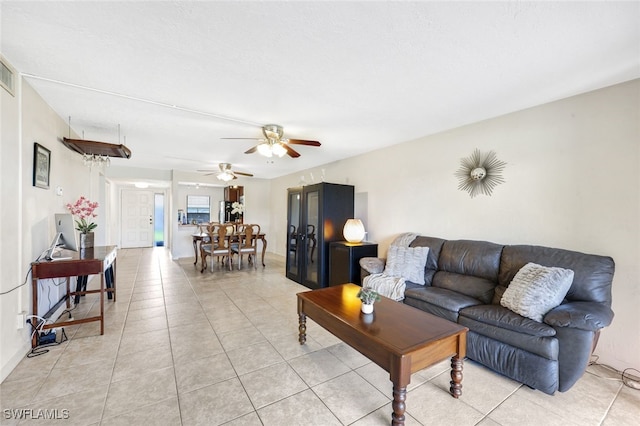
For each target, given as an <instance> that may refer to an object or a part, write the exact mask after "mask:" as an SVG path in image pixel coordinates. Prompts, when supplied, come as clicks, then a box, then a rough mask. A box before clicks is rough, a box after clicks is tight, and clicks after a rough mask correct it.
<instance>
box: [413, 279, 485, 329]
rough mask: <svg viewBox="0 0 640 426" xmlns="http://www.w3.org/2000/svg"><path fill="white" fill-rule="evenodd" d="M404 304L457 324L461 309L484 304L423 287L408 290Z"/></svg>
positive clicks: (435, 288) (443, 290) (457, 294)
mask: <svg viewBox="0 0 640 426" xmlns="http://www.w3.org/2000/svg"><path fill="white" fill-rule="evenodd" d="M404 303H406V304H407V305H411V306H414V307H416V308H419V309H422V310H423V311H426V312H429V313H430V314H434V315H438V316H441V317H443V318H446V319H448V320H449V321H454V322H457V320H458V312H459V311H460V309H463V308H466V307H468V306H474V305H480V304H481V303H482V302H480V301H479V300H478V299H474V298H472V297H469V296H465V295H464V294H460V293H457V292H455V291H451V290H447V289H444V288H437V287H421V288H408V289H407V290H406V291H405V293H404Z"/></svg>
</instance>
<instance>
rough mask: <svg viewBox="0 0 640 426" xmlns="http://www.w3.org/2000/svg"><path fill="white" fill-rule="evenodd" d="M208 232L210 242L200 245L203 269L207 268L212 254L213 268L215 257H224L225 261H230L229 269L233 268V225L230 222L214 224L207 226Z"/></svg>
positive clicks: (202, 270)
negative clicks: (208, 259) (208, 257)
mask: <svg viewBox="0 0 640 426" xmlns="http://www.w3.org/2000/svg"><path fill="white" fill-rule="evenodd" d="M207 234H208V235H209V241H210V243H209V244H202V245H201V246H200V257H201V258H202V269H200V272H201V273H202V272H204V270H205V269H207V256H211V270H213V258H214V257H218V258H219V259H222V261H223V263H224V262H228V263H229V270H230V271H231V270H233V265H232V263H231V256H232V254H233V253H232V252H231V241H230V239H231V238H233V225H230V224H222V225H221V224H213V225H209V226H207Z"/></svg>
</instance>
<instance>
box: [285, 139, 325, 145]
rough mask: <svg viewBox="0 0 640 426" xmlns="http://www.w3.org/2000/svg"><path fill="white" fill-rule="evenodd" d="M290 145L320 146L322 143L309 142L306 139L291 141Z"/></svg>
mask: <svg viewBox="0 0 640 426" xmlns="http://www.w3.org/2000/svg"><path fill="white" fill-rule="evenodd" d="M288 143H290V144H292V145H308V146H320V142H318V141H307V140H304V139H289V141H288Z"/></svg>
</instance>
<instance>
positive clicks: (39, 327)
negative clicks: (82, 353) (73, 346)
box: [27, 315, 68, 358]
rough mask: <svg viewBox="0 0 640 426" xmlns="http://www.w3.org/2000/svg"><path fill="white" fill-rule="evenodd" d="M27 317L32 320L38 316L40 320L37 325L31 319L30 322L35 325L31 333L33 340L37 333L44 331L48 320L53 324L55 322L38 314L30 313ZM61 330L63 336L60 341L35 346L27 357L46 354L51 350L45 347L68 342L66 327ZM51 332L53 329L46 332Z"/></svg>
mask: <svg viewBox="0 0 640 426" xmlns="http://www.w3.org/2000/svg"><path fill="white" fill-rule="evenodd" d="M27 318H29V319H31V320H33V319H34V318H37V319H38V320H39V321H40V322H38V324H37V325H35V326H34V325H33V322H32V321H29V324H31V326H32V327H33V332H32V333H31V340H33V338H34V337H35V336H36V333H37V334H38V335H39V334H40V333H43V332H44V326H45V324H46V323H47V322H50V323H51V324H53V322H51V321H50V320H47V319H45V318H43V317H41V316H38V315H28V316H27ZM61 330H62V332H61V337H60V341H59V342H52V343H46V344H44V345H38V346H36V347H35V348H32V349H31V351H30V352H29V353H28V354H27V358H33V357H36V356H40V355H43V354H46V353H47V352H49V349H44V348H48V347H50V346H57V345H60V344H62V343H64V342H66V341H67V340H68V338H67V333H65V331H64V328H61ZM49 333H51V330H50V331H49V332H48V333H45V334H49Z"/></svg>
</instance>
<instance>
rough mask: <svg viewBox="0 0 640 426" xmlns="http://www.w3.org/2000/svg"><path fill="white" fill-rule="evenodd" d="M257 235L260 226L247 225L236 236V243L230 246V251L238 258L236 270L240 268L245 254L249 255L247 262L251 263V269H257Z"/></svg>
mask: <svg viewBox="0 0 640 426" xmlns="http://www.w3.org/2000/svg"><path fill="white" fill-rule="evenodd" d="M258 235H260V225H257V224H255V223H254V224H247V225H244V232H243V233H241V234H238V242H236V243H232V244H231V250H232V251H233V252H234V253H237V254H238V256H239V258H240V259H239V261H238V269H241V268H242V258H243V257H244V255H245V254H247V255H249V262H251V263H253V268H254V269H256V268H257V262H256V259H257V257H258ZM252 256H253V257H252Z"/></svg>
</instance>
